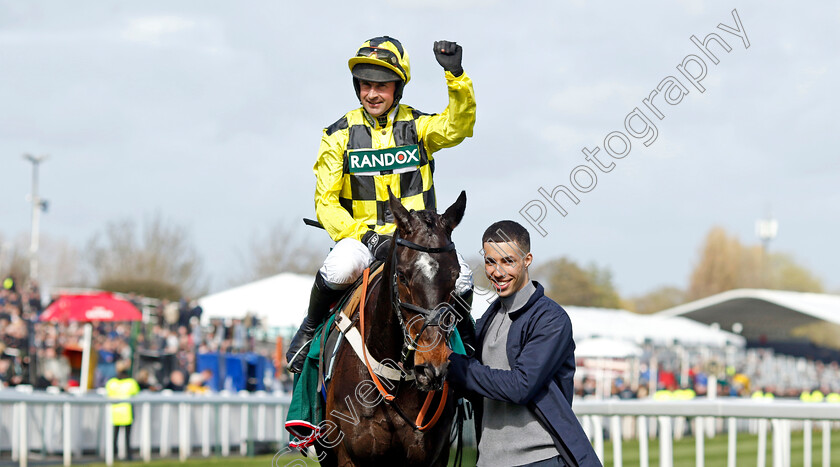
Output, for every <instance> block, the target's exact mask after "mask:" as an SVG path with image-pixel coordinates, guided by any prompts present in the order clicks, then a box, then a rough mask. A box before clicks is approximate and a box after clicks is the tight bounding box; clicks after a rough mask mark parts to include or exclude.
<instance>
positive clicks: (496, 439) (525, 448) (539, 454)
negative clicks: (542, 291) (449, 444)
mask: <svg viewBox="0 0 840 467" xmlns="http://www.w3.org/2000/svg"><path fill="white" fill-rule="evenodd" d="M535 291H536V287H535V286H534V283H533V282H528V284H526V285H525V286H524V287H523V288H522V289H520V290H519V291H518V292H516V293H515V294H513V295H511V296H510V297H503V298H501V300H502V303H501V304H502V306H501V307H500V308H499V311H498V313H497V314H496V316H494V317H493V320H492V322H490V324H489V325H488V326H487V333H486V334H485V335H484V342H483V343H482V344H481V345H482V347H481V360H482V362H483V363H484V364H485V365H487V366H489V367H490V368H496V369H500V370H510V369H511V368H510V363H509V362H508V357H507V339H508V331H509V330H510V323H511V319H510V315H509V313H511V312H512V311H516V310H518V309H520V308H522V307H523V306H525V304H526V303H527V302H528V299H529V298H531V295H532V294H533V293H534V292H535ZM478 451H479V457H478V467H494V466H503V467H511V466H514V465H523V464H529V463H532V462H537V461H541V460H544V459H549V458H552V457H554V456H557V455H558V454H559V453H558V452H557V448H555V447H554V441H553V440H552V438H551V436H550V435H549V434H548V432H547V431H546V430H545V428H543V426H542V425H541V424H540V422H539V421H537V419H536V418H534V414H532V413H531V411H530V410H528V407H526V406H524V405H516V404H511V403H509V402H503V401H496V400H492V399H487V398H485V399H484V418H483V422H482V431H481V442H480V443H479V445H478Z"/></svg>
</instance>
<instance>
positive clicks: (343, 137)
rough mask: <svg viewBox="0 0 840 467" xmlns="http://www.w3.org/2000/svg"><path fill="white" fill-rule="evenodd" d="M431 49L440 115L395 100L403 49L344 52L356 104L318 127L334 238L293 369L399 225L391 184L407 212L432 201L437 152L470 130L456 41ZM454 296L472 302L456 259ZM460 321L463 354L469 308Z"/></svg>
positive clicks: (318, 170) (321, 195)
mask: <svg viewBox="0 0 840 467" xmlns="http://www.w3.org/2000/svg"><path fill="white" fill-rule="evenodd" d="M434 54H435V58H436V59H437V61H438V63H439V64H440V65H441V66H442V67H443V69H444V72H445V77H446V84H447V88H448V92H449V105H448V106H447V107H446V109H445V110H444V111H443V112H442V113H440V114H433V115H430V114H425V113H423V112H420V111H418V110H416V109H414V108H412V107H409V106H407V105H403V104H400V99H401V98H402V95H403V90H404V89H405V86H406V84H408V82H409V80H410V79H411V71H410V64H409V60H408V53H407V52H406V50H405V49H404V48H403V46H402V44H401V43H400V42H399V41H398V40H396V39H394V38H392V37H389V36H381V37H375V38H373V39H370V40H368V41H366V42H365V43H364V44H362V46H361V47H360V48H359V49H358V50H357V51H356V54H355V55H354V56H353V57H352V58H350V60H349V63H348V64H349V67H350V71H351V74H352V76H353V87H354V88H355V90H356V96H357V97H358V99H359V101H360V103H361V104H362V107H360V108H357V109H355V110H351V111H350V112H348V113H347V114H345V115H344V116H343V117H341V118H340V119H339V120H338V121H336V122H335V123H333V124H332V125H330V126H328V127H327V128H326V129H324V132H323V136H322V137H321V146H320V149H319V153H318V159H317V160H316V162H315V166H314V167H313V171H314V172H315V176H316V179H317V181H316V186H315V213H316V215H317V218H318V221H319V222H320V223H321V225H322V226H323V227H324V228H325V229H326V231H327V233H328V234H329V235H330V237H331V238H332V239H333V240H334V241H335V242H336V244H335V247H333V249H332V250H331V251H330V253H329V254H328V255H327V257H326V259H325V260H324V264H323V266H322V267H321V269H320V270H319V271H318V273H317V274H316V276H315V283H314V284H313V286H312V292H311V296H310V300H309V309H308V311H307V314H306V318H305V319H304V321H303V324H302V325H301V327H300V329H299V330H298V332H297V333H296V334H295V336H294V338H293V339H292V341H291V343H290V344H289V350H288V352H287V354H286V359H287V361H288V362H289V363H288V369H289V371H291V372H293V373H299V372H300V371H301V369H302V368H303V364H304V361H305V359H306V354H307V351H308V348H309V344H310V342H311V341H312V337H313V335H314V333H315V330H316V328H317V327H318V326H319V325H320V324H321V323H322V322H323V321H324V320H325V319H326V317H327V314H328V312H329V309H330V305H331V304H332V303H334V302H335V301H336V300H337V299H338V298H339V297H340V296H341V295H342V294H343V293H344V291H345V290H346V289H347V288H348V287H350V285H352V284H353V283H354V282H355V281H356V280H357V279H358V278H359V276H360V275H361V273H362V271H364V269H365V268H367V267H368V266H369V265H370V264H371V263H372V262H373V261H374V260H375V259H379V260H384V259H385V257H386V255H387V253H388V245H389V244H390V242H389V241H387V236H389V235H391V234H393V232H394V230H395V225H394V215H393V213H392V211H391V208H390V207H389V204H388V189H389V188H390V190H391V191H392V192H393V193H394V195H395V196H396V197H397V198H398V199H399V200H400V203H401V204H402V205H403V206H404V207H405V208H407V209H409V210H416V211H421V210H425V209H430V210H434V209H435V208H436V199H435V187H434V182H433V174H434V170H435V159H434V157H433V154H434V153H435V152H437V151H438V150H440V149H443V148H448V147H453V146H456V145H457V144H459V143H460V142H461V141H463V140H464V139H465V138H467V137H469V136H472V132H473V126H474V125H475V93H474V91H473V86H472V81H471V80H470V78H469V77H468V76H467V74H466V73H465V72H464V69H463V68H462V67H461V56H462V49H461V46H459V45H458V44H456V43H454V42H448V41H438V42H435V44H434ZM459 261H460V264H461V271H460V275H459V278H458V281H457V285H456V293H457V294H459V295H460V297H459V300H456V302H457V303H461V304H463V303H471V302H472V274H471V272H470V269H469V266H467V264H466V262H465V261H464V260H463V258H461V257H460V256H459ZM457 308H461V309H458V310H457V311H459V312H460V313H461V317H460V318H461V319H460V320H459V322H458V324H457V327H458V330H459V333H460V335H461V336H462V339H463V340H464V344H465V347H466V348H467V352H468V353H471V351H472V349H474V344H473V336H474V331H473V328H472V327H473V323H472V321H471V318H469V310H465V309H463V308H464V307H456V309H457Z"/></svg>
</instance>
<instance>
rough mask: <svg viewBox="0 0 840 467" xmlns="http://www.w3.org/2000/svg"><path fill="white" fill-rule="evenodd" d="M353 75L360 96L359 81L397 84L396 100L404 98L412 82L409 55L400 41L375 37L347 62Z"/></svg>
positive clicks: (387, 37) (354, 84)
mask: <svg viewBox="0 0 840 467" xmlns="http://www.w3.org/2000/svg"><path fill="white" fill-rule="evenodd" d="M347 65H348V66H349V67H350V72H351V73H352V74H353V87H354V88H356V96H358V95H359V81H360V80H361V81H371V82H374V83H387V82H390V81H396V82H397V92H396V93H395V100H399V98H400V97H402V90H403V88H404V87H405V85H406V84H408V82H409V80H411V66H410V64H409V61H408V53H407V52H406V51H405V49H403V46H402V44H401V43H400V41H398V40H396V39H394V38H393V37H389V36H381V37H374V38H373V39H370V40H368V41H366V42H365V43H364V44H362V46H361V47H359V49H358V50H357V51H356V55H354V56H353V57H352V58H350V60H349V61H348V62H347Z"/></svg>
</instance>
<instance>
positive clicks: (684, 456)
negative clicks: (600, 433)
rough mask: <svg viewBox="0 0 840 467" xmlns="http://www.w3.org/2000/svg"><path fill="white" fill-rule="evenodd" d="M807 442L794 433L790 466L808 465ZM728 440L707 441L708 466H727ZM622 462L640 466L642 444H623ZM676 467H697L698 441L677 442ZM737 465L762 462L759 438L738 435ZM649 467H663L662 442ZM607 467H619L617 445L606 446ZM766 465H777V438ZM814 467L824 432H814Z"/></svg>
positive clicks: (835, 461)
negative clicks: (775, 450) (806, 462)
mask: <svg viewBox="0 0 840 467" xmlns="http://www.w3.org/2000/svg"><path fill="white" fill-rule="evenodd" d="M804 444H805V443H804V440H803V438H802V432H792V433H791V437H790V447H791V453H790V465H805V464H804V460H803V457H804V451H805V450H804ZM728 446H729V444H728V438H727V436H726V434H723V435H719V436H716V437H714V438H711V439H710V438H707V439H706V442H705V451H704V452H705V454H706V456H705V464H706V465H707V466H710V467H717V466H725V465H726V462H727V450H728ZM621 447H622V451H621V459H622V461H623V464H624V465H626V466H637V465H639V442H638V440H632V441H625V442H623V443H622V444H621ZM673 447H674V449H673V452H674V467H688V466H694V465H695V462H694V461H695V439H694V437H685V438H683V439H681V440H678V441H677V440H675V441H674V445H673ZM736 452H737V455H736V464H737V465H756V461H757V459H758V436H757V435H749V434H746V433H738V444H737V449H736ZM648 455H649V459H650V462H649V465H651V466H656V465H659V441H658V440H650V441H649V442H648ZM604 458H605V459H604V467H609V466H612V465H615V463H614V462H613V445H612V443H610V442H604ZM765 459H766V465H768V466H771V465H773V435H772V433H770V432H768V434H767V452H766V457H765ZM811 465H813V466H822V432H821V431H817V430H814V431H813V432H812V435H811ZM831 465H832V466H838V467H840V433H838V432H836V431H834V432H832V436H831Z"/></svg>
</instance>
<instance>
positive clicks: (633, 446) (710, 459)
mask: <svg viewBox="0 0 840 467" xmlns="http://www.w3.org/2000/svg"><path fill="white" fill-rule="evenodd" d="M811 439H812V453H811V462H812V465H813V466H814V467H817V466H822V433H821V432H820V431H817V430H815V431H814V432H813V435H812V437H811ZM694 443H695V440H694V438H693V437H685V438H683V439H681V440H676V441H674V466H675V467H690V466H694V465H695V464H694V456H695V454H694V446H695V444H694ZM790 444H791V456H790V462H791V465H794V466H801V465H804V462H803V445H804V441H803V439H802V433H801V432H793V433H792V434H791V443H790ZM727 447H728V439H727V436H726V435H725V434H723V435H720V436H717V437H715V438H711V439H706V442H705V453H706V465H707V466H709V467H718V466H725V465H726V460H727V457H726V456H727ZM737 452H738V455H737V465H739V466H740V465H744V466H748V465H756V459H757V453H758V437H757V436H755V435H748V434H741V433H739V434H738V449H737ZM648 454H649V458H650V462H649V465H651V466H657V465H659V442H658V441H657V440H650V441H649V443H648ZM464 457H465V458H464V464H463V465H464V466H465V467H469V466H473V465H475V450H472V449H468V450H466V452H465V456H464ZM604 457H605V462H604V466H605V467H609V466H613V465H615V464H614V463H613V446H612V443H610V442H609V441H607V442H605V443H604ZM621 457H622V460H623V463H624V465H626V466H638V465H639V442H638V441H637V440H632V441H625V442H623V443H622V456H621ZM450 458H451V457H450ZM766 460H767V464H766V465H768V466H771V465H773V436H772V433H768V436H767V457H766ZM93 465H95V466H96V467H100V466H104V465H105V464H93ZM114 465H116V466H125V467H129V466H137V465H144V464H142V463H139V462H134V463H122V462H115V463H114ZM147 465H150V466H152V467H178V466H183V465H217V466H234V467H236V466H286V465H288V466H290V467H291V466H295V467H298V466H301V467H302V466H304V465H307V466H317V465H318V463H317V462H314V461H311V460H308V459H304V458H303V457H301V456H283V457H282V458H281V459H277V460H273V458H272V457H271V456H258V457H250V458H249V457H229V458H226V459H223V458H219V457H210V458H206V459H205V458H193V459H190V460H188V461H187V462H186V463H181V462H179V461H178V460H177V459H169V460H155V461H153V462H151V463H150V464H147ZM450 465H452V462H450ZM831 465H832V466H837V467H840V432H838V431H834V432H832V436H831Z"/></svg>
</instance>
